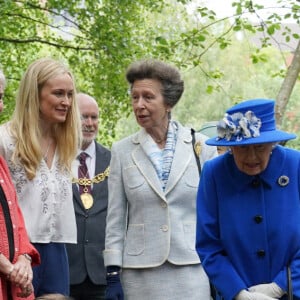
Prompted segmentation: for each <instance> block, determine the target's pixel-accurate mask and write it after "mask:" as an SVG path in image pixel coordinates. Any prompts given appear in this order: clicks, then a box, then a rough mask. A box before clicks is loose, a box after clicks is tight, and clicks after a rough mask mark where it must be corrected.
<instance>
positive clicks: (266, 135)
mask: <svg viewBox="0 0 300 300" xmlns="http://www.w3.org/2000/svg"><path fill="white" fill-rule="evenodd" d="M296 137H297V136H296V135H295V134H293V133H287V132H284V131H281V130H273V131H263V132H261V133H260V135H259V136H257V137H250V138H243V139H242V140H240V141H237V140H229V141H228V140H226V139H225V138H223V139H218V138H217V137H213V138H210V139H208V140H206V141H205V143H206V144H207V145H209V146H243V145H254V144H266V143H276V142H283V141H288V140H292V139H295V138H296Z"/></svg>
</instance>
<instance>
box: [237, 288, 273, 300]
mask: <svg viewBox="0 0 300 300" xmlns="http://www.w3.org/2000/svg"><path fill="white" fill-rule="evenodd" d="M277 299H278V298H272V297H269V296H267V295H265V294H262V293H257V292H248V291H246V290H241V291H240V292H239V293H238V294H237V295H236V297H235V300H277Z"/></svg>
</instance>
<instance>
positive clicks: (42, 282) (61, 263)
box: [32, 243, 70, 297]
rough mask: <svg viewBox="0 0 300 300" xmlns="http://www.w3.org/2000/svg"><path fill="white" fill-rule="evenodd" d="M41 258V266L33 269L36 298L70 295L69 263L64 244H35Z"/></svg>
mask: <svg viewBox="0 0 300 300" xmlns="http://www.w3.org/2000/svg"><path fill="white" fill-rule="evenodd" d="M33 245H34V246H35V248H36V249H37V250H38V252H39V253H40V256H41V264H40V265H39V266H36V267H33V268H32V270H33V280H32V283H33V287H34V294H35V297H38V296H42V295H45V294H55V293H58V294H62V295H65V296H68V295H69V286H70V280H69V262H68V256H67V251H66V246H65V244H63V243H48V244H39V243H33Z"/></svg>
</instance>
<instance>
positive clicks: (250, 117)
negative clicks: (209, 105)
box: [196, 99, 300, 300]
mask: <svg viewBox="0 0 300 300" xmlns="http://www.w3.org/2000/svg"><path fill="white" fill-rule="evenodd" d="M274 104H275V102H274V101H273V100H268V99H253V100H247V101H244V102H241V103H240V104H237V105H235V106H233V107H232V108H230V109H229V110H227V113H226V114H225V117H224V118H223V120H221V121H220V122H219V124H218V136H217V137H214V138H211V139H209V140H207V141H206V144H208V145H214V146H227V147H229V149H230V151H229V152H228V153H226V154H224V155H222V156H219V157H217V158H215V159H213V160H210V161H207V162H206V163H205V164H204V167H203V171H202V174H201V180H200V184H199V189H198V195H197V232H196V250H197V253H198V255H199V257H200V259H201V261H202V265H203V267H204V269H205V271H206V273H207V274H208V276H209V278H210V280H211V282H212V283H213V284H214V286H215V287H216V289H217V290H218V291H219V292H220V294H221V295H222V297H223V298H224V299H225V300H232V299H236V300H270V299H285V298H287V294H288V292H289V288H291V287H290V284H289V282H290V283H292V284H291V285H292V288H293V294H294V299H299V298H300V153H299V152H298V151H296V150H292V149H289V148H286V147H283V146H281V145H280V144H281V143H282V142H285V141H288V140H290V139H294V138H295V137H296V136H295V135H294V134H289V133H287V132H284V131H280V130H277V129H276V124H275V118H274ZM289 270H290V272H288V271H289ZM288 273H290V274H291V276H290V280H289V276H287V274H288Z"/></svg>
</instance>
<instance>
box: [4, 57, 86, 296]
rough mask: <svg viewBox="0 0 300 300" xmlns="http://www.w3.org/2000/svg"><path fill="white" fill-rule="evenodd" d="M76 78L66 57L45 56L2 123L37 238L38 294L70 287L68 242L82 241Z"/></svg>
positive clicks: (7, 153)
mask: <svg viewBox="0 0 300 300" xmlns="http://www.w3.org/2000/svg"><path fill="white" fill-rule="evenodd" d="M79 134H80V118H79V112H78V107H77V104H76V103H75V84H74V79H73V76H72V74H71V72H70V71H69V69H68V68H67V67H66V66H65V65H64V64H63V63H61V62H59V61H56V60H53V59H48V58H43V59H39V60H37V61H35V62H33V63H32V64H31V65H30V66H29V67H28V69H27V70H26V72H25V74H24V76H23V78H22V80H21V82H20V86H19V91H18V95H17V99H16V107H15V111H14V114H13V116H12V119H11V120H10V121H9V122H8V123H6V124H4V125H2V126H1V127H0V153H1V154H2V155H3V156H4V157H5V159H6V160H7V162H8V166H9V169H10V172H11V175H12V178H13V182H14V184H15V187H16V190H17V194H18V199H19V204H20V207H21V209H22V212H23V215H24V219H25V224H26V229H27V232H28V234H29V237H30V241H31V243H33V245H34V246H35V247H36V249H37V250H38V251H39V253H40V255H41V261H42V264H41V265H40V266H38V267H35V268H33V286H34V290H35V296H36V297H37V296H39V295H43V294H47V293H61V294H63V295H68V293H69V270H68V260H67V255H66V249H65V243H76V221H75V215H74V213H73V210H74V208H73V201H72V187H71V180H70V169H71V162H72V161H73V159H74V158H75V155H76V153H77V149H78V145H79V143H80V136H79Z"/></svg>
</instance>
